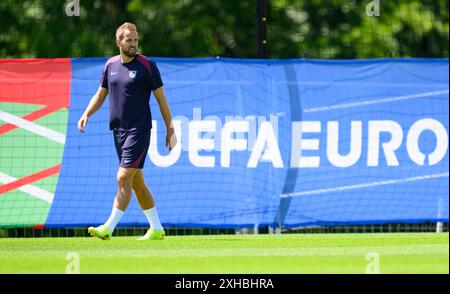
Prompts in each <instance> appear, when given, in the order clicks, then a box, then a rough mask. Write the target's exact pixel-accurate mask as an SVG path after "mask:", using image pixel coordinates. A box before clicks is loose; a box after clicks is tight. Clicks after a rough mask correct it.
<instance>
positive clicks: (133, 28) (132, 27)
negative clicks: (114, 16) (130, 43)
mask: <svg viewBox="0 0 450 294" xmlns="http://www.w3.org/2000/svg"><path fill="white" fill-rule="evenodd" d="M125 30H129V31H135V32H137V28H136V26H135V25H134V24H132V23H131V22H126V23H124V24H123V25H121V26H120V27H118V28H117V31H116V39H117V40H122V38H123V32H124V31H125Z"/></svg>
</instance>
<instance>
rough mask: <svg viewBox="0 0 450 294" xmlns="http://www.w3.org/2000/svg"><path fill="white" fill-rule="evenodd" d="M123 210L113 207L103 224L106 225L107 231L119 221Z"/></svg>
mask: <svg viewBox="0 0 450 294" xmlns="http://www.w3.org/2000/svg"><path fill="white" fill-rule="evenodd" d="M122 215H123V211H122V210H120V209H118V208H115V207H114V208H113V209H112V212H111V215H110V216H109V218H108V220H107V221H106V223H105V226H107V227H108V229H109V231H110V232H111V234H112V232H113V231H114V229H115V228H116V226H117V224H118V223H119V221H120V219H121V218H122Z"/></svg>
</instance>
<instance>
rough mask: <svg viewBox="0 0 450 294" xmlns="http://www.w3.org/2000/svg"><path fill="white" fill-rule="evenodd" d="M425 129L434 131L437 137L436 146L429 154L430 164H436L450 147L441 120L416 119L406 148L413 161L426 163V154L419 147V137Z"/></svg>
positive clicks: (421, 163)
mask: <svg viewBox="0 0 450 294" xmlns="http://www.w3.org/2000/svg"><path fill="white" fill-rule="evenodd" d="M424 131H431V132H433V133H434V135H435V136H436V139H437V140H436V148H435V149H434V151H433V152H432V153H431V154H429V155H428V165H430V166H431V165H435V164H437V163H438V162H439V161H441V160H442V159H443V158H444V156H445V154H447V149H448V133H447V130H446V129H445V127H444V125H442V124H441V123H440V122H439V121H437V120H435V119H429V118H426V119H421V120H418V121H416V122H415V123H414V124H413V125H412V126H411V129H410V130H409V132H408V137H407V138H406V149H407V150H408V154H409V157H410V158H411V160H412V161H414V162H415V163H416V164H417V165H421V166H422V165H424V164H425V157H426V155H425V154H423V153H422V152H421V151H420V149H419V137H420V135H421V134H422V133H423V132H424Z"/></svg>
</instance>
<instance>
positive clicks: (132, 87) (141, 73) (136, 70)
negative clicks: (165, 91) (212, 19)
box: [100, 54, 163, 130]
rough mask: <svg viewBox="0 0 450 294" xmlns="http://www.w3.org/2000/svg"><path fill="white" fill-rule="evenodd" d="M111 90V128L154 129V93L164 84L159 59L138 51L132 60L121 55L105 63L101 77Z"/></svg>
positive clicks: (103, 85)
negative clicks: (153, 59) (151, 103)
mask: <svg viewBox="0 0 450 294" xmlns="http://www.w3.org/2000/svg"><path fill="white" fill-rule="evenodd" d="M100 84H101V86H102V87H103V88H106V89H108V94H109V100H110V102H109V109H110V115H109V129H110V130H113V129H120V130H130V129H151V128H152V114H151V112H150V105H149V100H150V95H151V93H152V91H153V90H155V89H157V88H159V87H161V86H162V85H163V83H162V80H161V75H160V73H159V70H158V67H157V66H156V63H155V62H153V61H149V60H148V58H147V57H145V56H144V55H141V54H136V56H135V58H134V59H133V60H132V61H131V62H128V63H122V62H121V60H120V55H117V56H114V57H111V58H110V59H109V60H108V61H107V62H106V64H105V68H104V69H103V74H102V77H101V79H100Z"/></svg>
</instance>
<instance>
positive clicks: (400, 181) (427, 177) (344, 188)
mask: <svg viewBox="0 0 450 294" xmlns="http://www.w3.org/2000/svg"><path fill="white" fill-rule="evenodd" d="M448 176H449V173H439V174H432V175H425V176H418V177H412V178H405V179H397V180H386V181H380V182H372V183H364V184H356V185H350V186H341V187H332V188H326V189H317V190H309V191H302V192H294V193H287V194H282V195H281V198H287V197H300V196H307V195H316V194H324V193H332V192H338V191H348V190H355V189H363V188H369V187H376V186H385V185H395V184H403V183H408V182H415V181H422V180H430V179H436V178H443V177H448Z"/></svg>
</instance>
